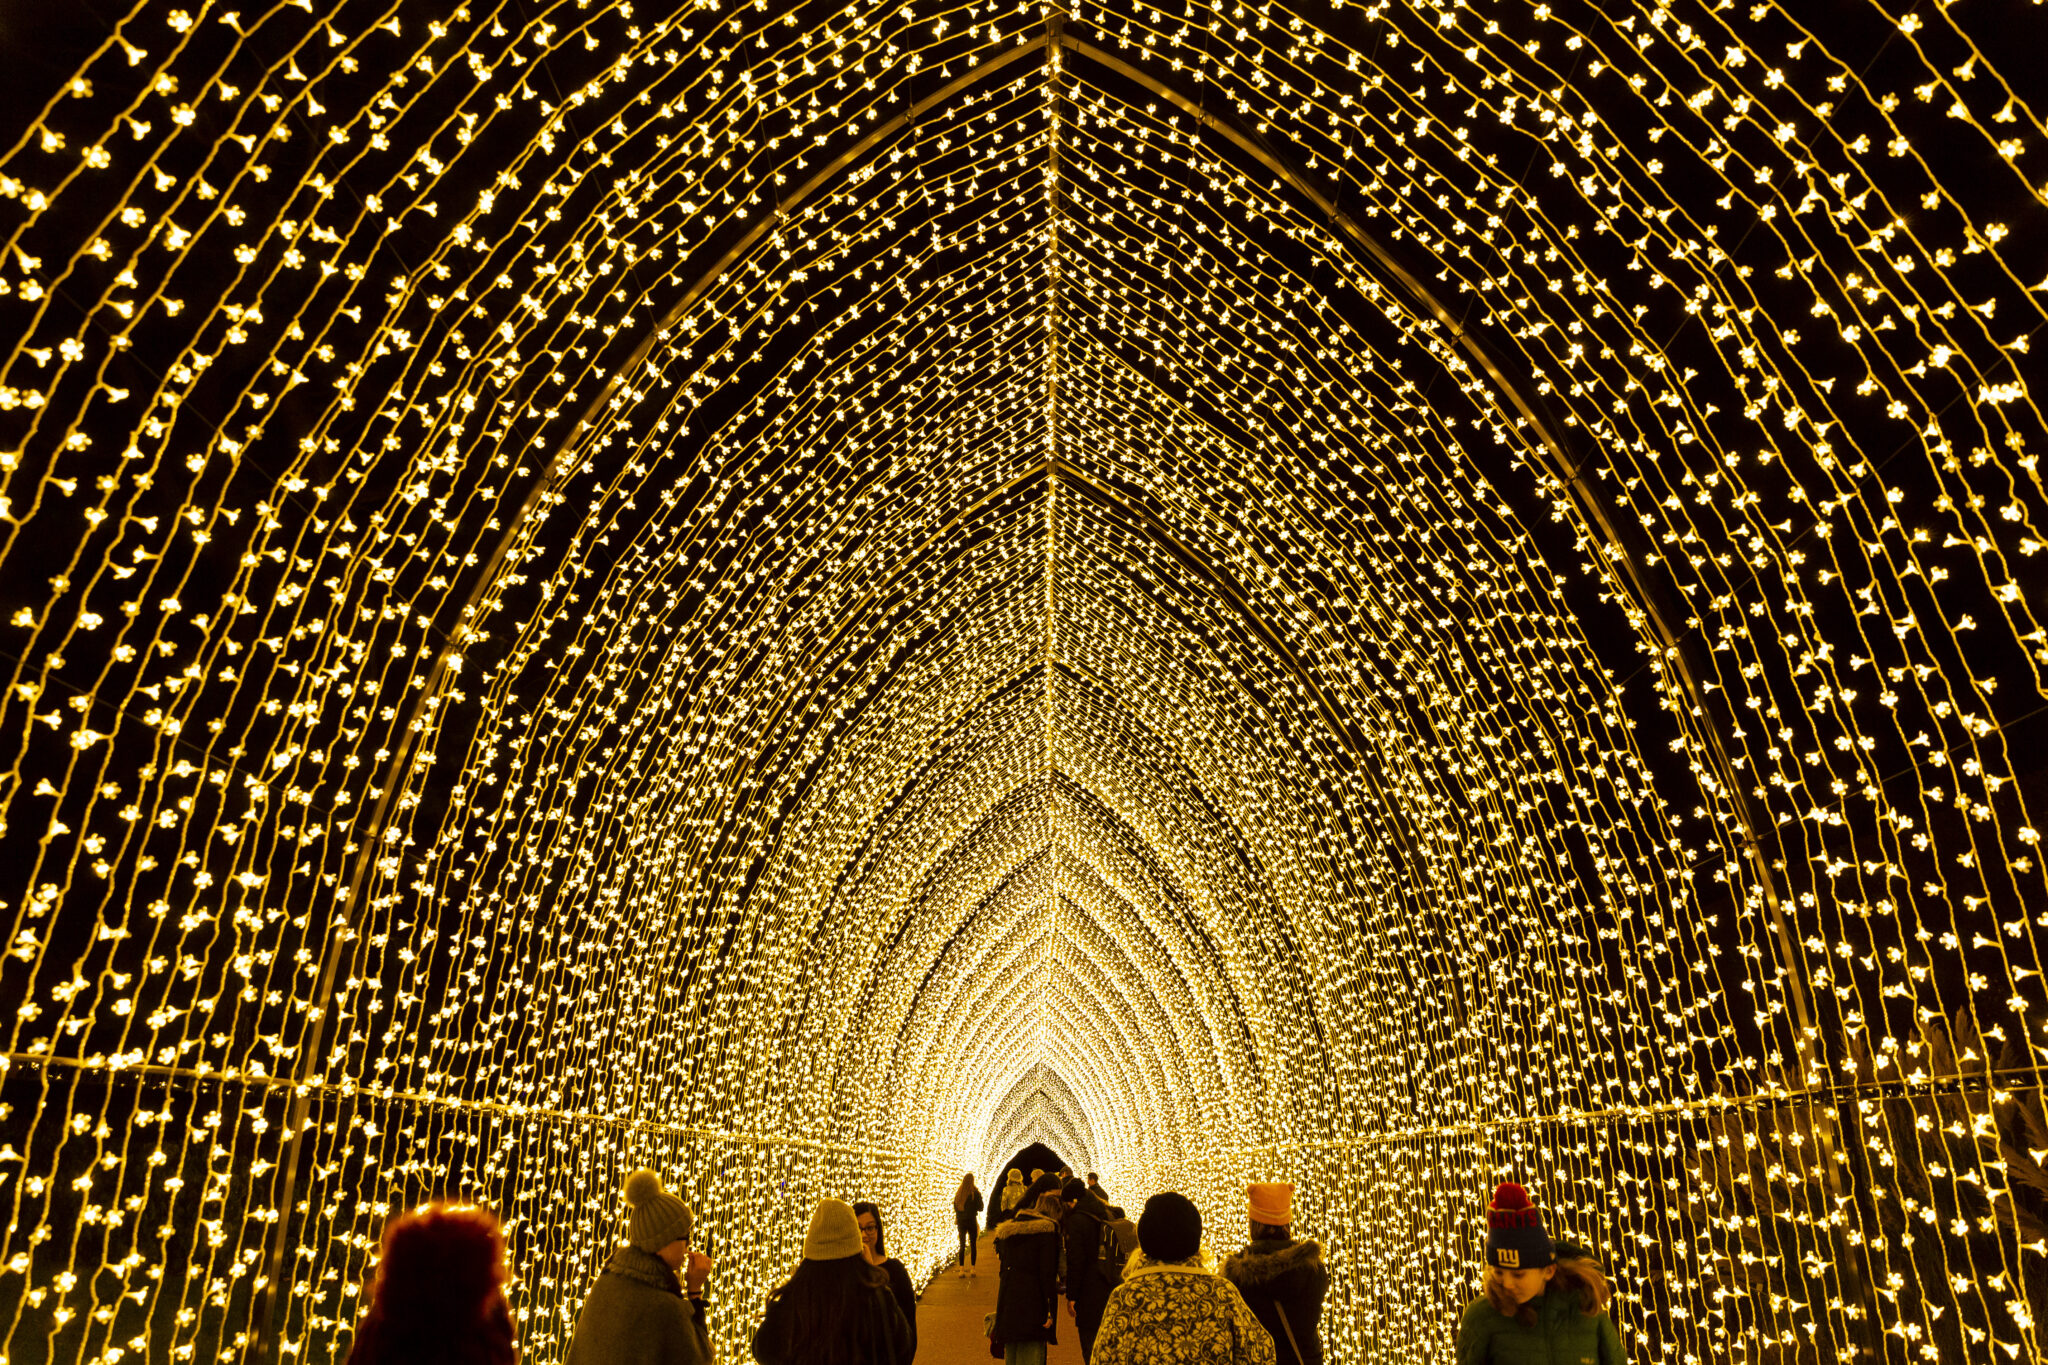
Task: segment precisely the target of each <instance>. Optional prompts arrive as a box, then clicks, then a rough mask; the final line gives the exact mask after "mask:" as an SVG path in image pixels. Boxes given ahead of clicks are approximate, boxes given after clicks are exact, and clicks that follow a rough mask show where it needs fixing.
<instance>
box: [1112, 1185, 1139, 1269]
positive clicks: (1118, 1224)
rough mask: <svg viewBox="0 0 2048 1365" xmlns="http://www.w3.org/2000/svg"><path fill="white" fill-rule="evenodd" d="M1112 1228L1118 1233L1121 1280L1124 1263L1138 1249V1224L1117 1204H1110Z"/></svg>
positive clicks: (1117, 1255)
mask: <svg viewBox="0 0 2048 1365" xmlns="http://www.w3.org/2000/svg"><path fill="white" fill-rule="evenodd" d="M1109 1226H1110V1230H1111V1231H1112V1232H1114V1233H1115V1234H1116V1265H1117V1274H1118V1278H1119V1280H1121V1278H1122V1274H1123V1267H1124V1263H1125V1262H1126V1261H1128V1260H1130V1259H1131V1254H1132V1253H1133V1252H1135V1251H1136V1250H1137V1249H1138V1225H1137V1224H1136V1223H1133V1222H1132V1221H1131V1220H1130V1219H1129V1218H1128V1217H1126V1216H1125V1214H1124V1211H1123V1209H1122V1208H1121V1207H1120V1206H1119V1205H1116V1204H1111V1205H1110V1206H1109Z"/></svg>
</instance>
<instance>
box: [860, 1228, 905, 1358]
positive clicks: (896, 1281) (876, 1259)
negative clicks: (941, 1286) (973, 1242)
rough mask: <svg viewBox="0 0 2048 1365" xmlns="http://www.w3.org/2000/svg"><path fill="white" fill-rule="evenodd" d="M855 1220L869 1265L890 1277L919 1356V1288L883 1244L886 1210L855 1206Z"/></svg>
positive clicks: (891, 1291)
mask: <svg viewBox="0 0 2048 1365" xmlns="http://www.w3.org/2000/svg"><path fill="white" fill-rule="evenodd" d="M853 1216H854V1218H855V1219H857V1220H858V1223H859V1227H860V1245H861V1254H862V1255H864V1256H866V1257H867V1261H868V1264H869V1265H871V1266H876V1267H879V1268H880V1270H881V1272H882V1273H883V1274H884V1275H886V1276H888V1277H889V1292H890V1293H891V1294H894V1295H895V1296H896V1306H897V1307H898V1308H901V1309H902V1310H903V1320H904V1321H905V1322H907V1323H909V1324H910V1351H911V1354H912V1355H915V1354H916V1353H917V1286H916V1285H914V1284H912V1283H911V1282H910V1272H909V1271H908V1270H906V1269H904V1267H903V1262H901V1261H899V1260H897V1259H896V1258H895V1257H894V1256H891V1255H890V1254H889V1248H888V1247H887V1246H886V1245H885V1244H884V1242H883V1235H884V1234H883V1229H882V1210H881V1208H880V1207H879V1206H877V1205H874V1204H870V1203H868V1202H866V1201H865V1200H863V1201H861V1202H860V1203H858V1204H855V1205H854V1206H853Z"/></svg>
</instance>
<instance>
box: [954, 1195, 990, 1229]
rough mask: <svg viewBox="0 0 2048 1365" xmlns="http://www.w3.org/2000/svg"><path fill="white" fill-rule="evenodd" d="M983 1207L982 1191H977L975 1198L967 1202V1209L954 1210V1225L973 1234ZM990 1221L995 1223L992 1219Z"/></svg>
mask: <svg viewBox="0 0 2048 1365" xmlns="http://www.w3.org/2000/svg"><path fill="white" fill-rule="evenodd" d="M982 1207H983V1205H982V1202H981V1191H980V1190H975V1191H974V1192H973V1197H972V1198H970V1199H969V1200H968V1201H967V1207H966V1208H964V1209H954V1210H953V1223H954V1225H955V1226H957V1227H959V1228H961V1229H963V1230H965V1231H968V1232H972V1231H973V1230H974V1228H975V1226H976V1225H977V1223H978V1222H979V1220H980V1214H981V1210H982ZM990 1221H991V1222H993V1221H994V1220H993V1219H991V1220H990Z"/></svg>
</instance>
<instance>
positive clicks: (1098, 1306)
mask: <svg viewBox="0 0 2048 1365" xmlns="http://www.w3.org/2000/svg"><path fill="white" fill-rule="evenodd" d="M1060 1202H1061V1203H1062V1204H1063V1205H1065V1207H1066V1215H1065V1217H1063V1218H1062V1219H1061V1220H1060V1228H1061V1231H1062V1233H1063V1234H1064V1236H1065V1238H1066V1251H1067V1268H1066V1272H1065V1273H1066V1285H1065V1289H1066V1295H1067V1313H1068V1315H1069V1316H1070V1317H1072V1318H1073V1319H1074V1333H1075V1335H1076V1336H1078V1337H1079V1338H1080V1339H1081V1359H1082V1360H1083V1361H1084V1362H1085V1361H1087V1360H1088V1359H1089V1358H1090V1354H1091V1352H1093V1351H1094V1349H1095V1333H1096V1330H1097V1329H1098V1328H1100V1327H1101V1325H1102V1306H1103V1305H1104V1304H1105V1303H1107V1302H1109V1292H1110V1290H1111V1289H1113V1288H1115V1287H1116V1283H1117V1281H1118V1279H1119V1278H1121V1276H1122V1273H1123V1267H1122V1266H1120V1265H1118V1264H1116V1262H1115V1256H1114V1252H1113V1247H1114V1241H1113V1238H1114V1234H1113V1233H1112V1234H1111V1238H1112V1241H1111V1248H1112V1250H1111V1253H1110V1254H1109V1255H1108V1256H1105V1255H1104V1250H1105V1249H1104V1246H1103V1240H1104V1238H1103V1232H1104V1229H1106V1228H1107V1227H1108V1226H1109V1221H1110V1220H1109V1205H1107V1204H1105V1203H1103V1202H1102V1199H1101V1197H1100V1196H1098V1195H1096V1194H1095V1193H1094V1192H1093V1191H1091V1190H1090V1189H1089V1188H1088V1187H1087V1186H1086V1185H1084V1184H1082V1183H1081V1182H1080V1181H1078V1180H1069V1181H1068V1182H1067V1184H1066V1188H1065V1189H1063V1190H1061V1191H1060Z"/></svg>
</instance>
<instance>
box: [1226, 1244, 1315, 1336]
mask: <svg viewBox="0 0 2048 1365" xmlns="http://www.w3.org/2000/svg"><path fill="white" fill-rule="evenodd" d="M1223 1278H1224V1279H1226V1280H1229V1281H1230V1282H1231V1283H1232V1284H1234V1285H1236V1286H1237V1292H1238V1293H1240V1294H1242V1295H1244V1301H1245V1302H1246V1303H1247V1304H1249V1305H1251V1310H1252V1312H1253V1313H1255V1314H1257V1315H1258V1319H1259V1323H1260V1325H1261V1326H1263V1327H1264V1328H1265V1329H1266V1331H1267V1333H1268V1334H1270V1335H1271V1336H1272V1338H1273V1349H1274V1351H1275V1352H1277V1353H1278V1355H1279V1357H1280V1365H1323V1339H1322V1336H1321V1335H1320V1333H1319V1332H1318V1331H1317V1328H1318V1326H1319V1324H1320V1323H1321V1322H1322V1319H1323V1297H1324V1295H1326V1294H1328V1293H1329V1292H1330V1272H1329V1271H1328V1270H1327V1269H1326V1268H1324V1266H1323V1248H1322V1246H1321V1245H1320V1244H1319V1243H1316V1242H1312V1241H1309V1240H1307V1239H1302V1240H1300V1241H1287V1240H1285V1239H1282V1238H1274V1237H1262V1238H1260V1239H1259V1240H1257V1241H1255V1242H1252V1243H1250V1244H1249V1245H1247V1246H1246V1247H1245V1249H1244V1250H1243V1251H1240V1252H1238V1253H1237V1254H1236V1255H1235V1256H1232V1257H1231V1258H1230V1259H1229V1260H1227V1261H1225V1262H1224V1263H1223ZM1283 1315H1284V1317H1285V1321H1284V1322H1283V1321H1282V1317H1283ZM1290 1330H1292V1332H1293V1334H1294V1335H1293V1337H1292V1339H1291V1340H1290V1339H1289V1337H1288V1332H1289V1331H1290ZM1296 1345H1299V1346H1300V1347H1301V1358H1300V1359H1299V1360H1298V1361H1297V1360H1296V1359H1295V1352H1294V1347H1295V1346H1296Z"/></svg>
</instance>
